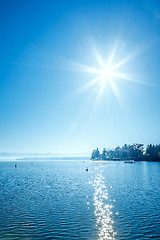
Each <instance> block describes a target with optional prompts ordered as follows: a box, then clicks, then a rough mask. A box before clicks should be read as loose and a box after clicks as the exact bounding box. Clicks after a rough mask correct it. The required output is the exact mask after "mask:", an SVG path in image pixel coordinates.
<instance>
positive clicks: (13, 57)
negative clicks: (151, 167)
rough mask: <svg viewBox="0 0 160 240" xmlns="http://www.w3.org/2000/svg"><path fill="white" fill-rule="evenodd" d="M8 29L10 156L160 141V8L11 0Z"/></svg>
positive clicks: (2, 23) (1, 78)
mask: <svg viewBox="0 0 160 240" xmlns="http://www.w3.org/2000/svg"><path fill="white" fill-rule="evenodd" d="M0 29H1V37H0V48H1V49H0V52H1V58H0V65H1V71H0V152H4V151H8V152H53V153H79V152H91V151H92V150H93V149H94V148H96V147H99V148H100V149H102V148H103V147H106V148H112V147H116V146H118V145H119V146H121V145H123V144H125V143H127V144H131V143H134V142H139V143H144V144H145V145H146V144H149V143H154V144H159V143H160V107H159V103H160V87H159V86H160V2H159V1H158V0H157V1H156V0H152V1H149V0H144V1H143V0H137V1H136V0H128V1H127V0H126V1H122V0H114V1H113V0H106V1H105V0H95V1H94V0H72V1H70V0H66V1H61V0H58V1H56V0H46V1H42V0H32V1H31V0H28V1H20V0H19V1H17V0H15V1H11V0H10V1H8V0H5V1H1V3H0ZM112 56H113V58H111V57H112ZM110 60H112V62H111V67H112V68H111V67H110V68H109V70H108V68H107V71H108V72H109V74H108V72H107V76H106V75H105V77H104V72H105V71H104V69H102V68H103V67H102V65H104V63H105V65H106V66H108V65H107V64H108V62H109V61H110ZM101 63H103V64H101ZM97 69H98V70H97ZM102 75H103V77H102V78H103V79H101V78H100V76H102ZM95 78H98V80H97V81H95V82H94V84H93V80H94V79H95ZM104 78H105V79H104Z"/></svg>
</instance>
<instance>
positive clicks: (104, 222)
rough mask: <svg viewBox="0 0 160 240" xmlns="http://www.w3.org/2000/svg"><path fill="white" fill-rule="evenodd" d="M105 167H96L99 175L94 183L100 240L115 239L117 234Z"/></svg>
mask: <svg viewBox="0 0 160 240" xmlns="http://www.w3.org/2000/svg"><path fill="white" fill-rule="evenodd" d="M104 168H105V165H101V166H98V167H97V166H96V169H95V170H97V174H96V175H95V179H94V182H93V186H94V190H95V191H94V206H95V216H96V222H97V225H96V226H97V228H98V240H104V239H115V235H116V232H115V231H114V229H113V220H112V218H111V215H112V211H111V209H112V207H113V206H112V205H111V204H108V201H109V200H108V191H107V188H106V185H105V183H104V179H105V178H104V177H103V172H104Z"/></svg>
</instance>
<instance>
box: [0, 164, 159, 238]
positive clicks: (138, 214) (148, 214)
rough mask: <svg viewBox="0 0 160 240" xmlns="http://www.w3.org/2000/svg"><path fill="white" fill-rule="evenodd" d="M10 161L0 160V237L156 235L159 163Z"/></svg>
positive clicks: (130, 236)
mask: <svg viewBox="0 0 160 240" xmlns="http://www.w3.org/2000/svg"><path fill="white" fill-rule="evenodd" d="M16 164H17V168H15V162H14V161H1V162H0V216H1V217H0V239H3V240H5V239H9V240H12V239H27V240H29V239H38V240H41V239H61V240H63V239H64V240H65V239H66V240H70V239H71V240H75V239H86V240H102V239H117V240H120V239H124V240H127V239H143V240H145V239H152V238H153V239H160V204H159V196H160V181H159V179H160V163H158V162H136V163H135V164H125V163H123V162H91V161H33V162H31V161H17V162H16ZM86 167H88V172H87V171H86Z"/></svg>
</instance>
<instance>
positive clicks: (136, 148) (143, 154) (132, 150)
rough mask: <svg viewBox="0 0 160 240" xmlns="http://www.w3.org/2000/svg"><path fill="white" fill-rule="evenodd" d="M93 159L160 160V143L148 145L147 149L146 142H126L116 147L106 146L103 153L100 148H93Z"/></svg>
mask: <svg viewBox="0 0 160 240" xmlns="http://www.w3.org/2000/svg"><path fill="white" fill-rule="evenodd" d="M91 159H92V160H129V159H132V160H135V161H160V144H159V145H154V144H149V145H147V147H146V149H145V148H144V144H139V143H134V144H132V145H130V144H124V146H122V147H119V146H118V147H116V148H115V149H108V150H107V149H106V148H104V149H103V151H102V153H100V151H99V149H98V148H97V149H96V150H93V152H92V154H91Z"/></svg>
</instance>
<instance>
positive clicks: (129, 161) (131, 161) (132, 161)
mask: <svg viewBox="0 0 160 240" xmlns="http://www.w3.org/2000/svg"><path fill="white" fill-rule="evenodd" d="M124 163H134V160H127V161H124Z"/></svg>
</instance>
